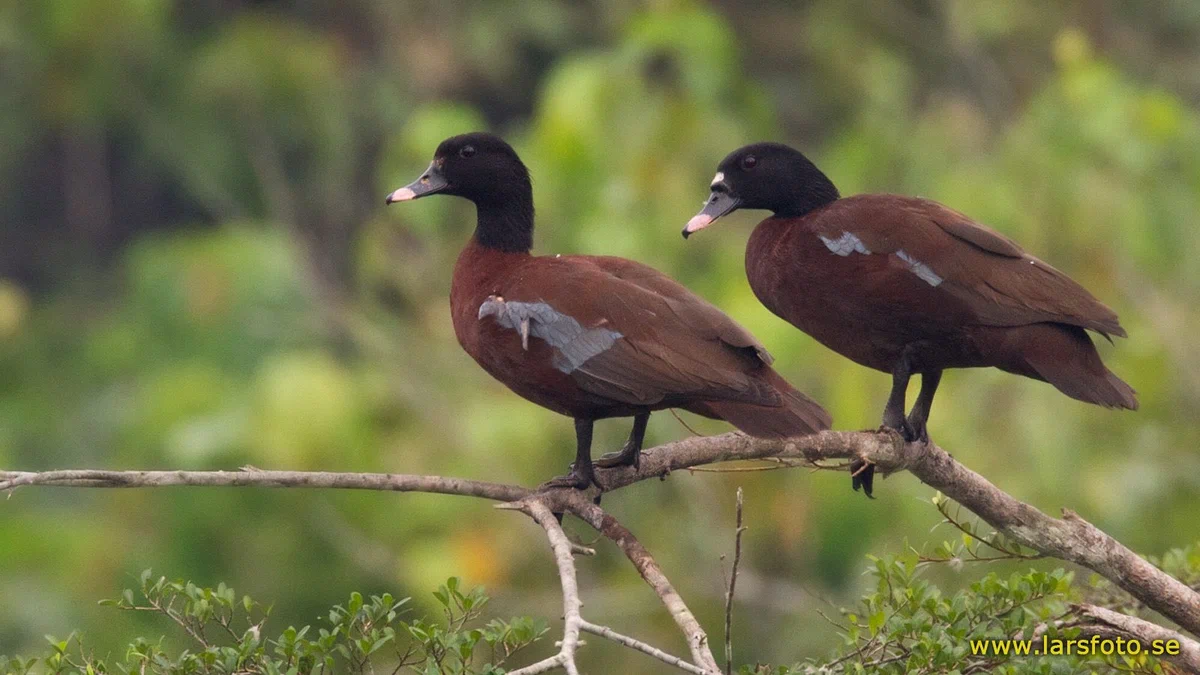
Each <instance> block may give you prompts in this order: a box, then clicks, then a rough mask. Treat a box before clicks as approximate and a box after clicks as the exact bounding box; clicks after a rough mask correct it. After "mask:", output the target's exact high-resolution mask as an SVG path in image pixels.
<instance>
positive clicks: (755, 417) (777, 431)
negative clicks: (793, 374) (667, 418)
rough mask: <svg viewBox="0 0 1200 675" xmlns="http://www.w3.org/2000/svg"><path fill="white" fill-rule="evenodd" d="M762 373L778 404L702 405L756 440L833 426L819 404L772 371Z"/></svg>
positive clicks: (802, 433) (713, 402)
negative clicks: (776, 394)
mask: <svg viewBox="0 0 1200 675" xmlns="http://www.w3.org/2000/svg"><path fill="white" fill-rule="evenodd" d="M764 372H765V373H766V379H767V381H768V382H769V383H770V384H771V386H772V387H773V388H774V389H775V390H776V391H778V392H779V393H780V395H781V396H782V398H783V403H782V405H778V406H765V405H755V404H753V403H733V402H730V401H707V402H705V406H707V408H708V409H709V411H711V412H712V414H713V415H714V416H716V417H719V418H721V419H723V420H725V421H726V422H729V423H730V424H732V425H733V426H735V427H737V428H738V429H741V430H742V431H744V432H746V433H748V434H750V435H751V436H757V437H759V438H788V437H790V436H805V435H808V434H811V433H815V432H817V431H821V430H824V429H828V428H829V427H830V425H831V424H833V418H831V417H830V416H829V413H828V412H826V411H825V409H824V408H822V407H821V405H820V404H819V403H817V402H816V401H814V400H812V399H811V398H809V397H807V396H805V395H804V394H803V393H801V392H800V391H798V390H797V389H796V388H794V387H793V386H792V385H790V384H788V381H787V380H785V379H783V377H781V376H780V375H779V373H776V372H775V371H774V370H773V369H771V368H766V367H764Z"/></svg>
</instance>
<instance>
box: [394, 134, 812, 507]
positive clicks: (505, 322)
mask: <svg viewBox="0 0 1200 675" xmlns="http://www.w3.org/2000/svg"><path fill="white" fill-rule="evenodd" d="M432 194H448V195H455V196H458V197H463V198H465V199H468V200H470V201H472V202H474V204H475V207H476V214H477V221H476V226H475V233H474V235H473V236H472V237H471V240H470V242H468V243H467V246H466V248H464V249H463V251H462V253H461V254H460V255H459V258H458V263H457V264H456V265H455V268H454V279H453V281H452V283H451V287H450V312H451V315H452V319H453V321H454V332H455V335H456V336H457V337H458V341H459V344H461V345H462V347H463V349H464V350H466V352H467V353H468V354H470V355H471V357H472V358H474V359H475V361H476V362H478V363H479V365H480V366H482V367H483V369H484V370H486V371H487V372H488V373H489V374H490V375H492V377H494V378H496V379H497V380H500V381H501V382H502V383H504V384H505V385H506V386H508V388H510V389H512V390H513V391H514V392H516V393H517V394H520V395H521V396H523V397H525V398H526V399H528V400H530V401H533V402H534V403H537V404H538V405H541V406H543V407H545V408H548V409H550V410H553V411H555V412H558V413H561V414H563V415H567V416H569V417H572V418H574V419H575V434H576V441H577V447H576V459H575V463H574V465H573V466H572V469H571V472H570V473H569V474H568V475H566V476H563V477H560V478H556V479H554V480H552V481H549V482H548V483H547V484H546V486H548V487H567V486H570V487H575V488H579V489H586V488H587V487H588V486H589V485H591V484H594V483H596V480H595V474H594V471H593V466H592V459H591V444H592V425H593V422H594V421H595V420H598V419H604V418H610V417H633V419H634V423H633V431H632V433H630V436H629V440H628V441H627V442H626V444H625V447H624V448H623V449H622V450H621V451H620V452H619V453H613V454H610V455H606V456H605V457H602V458H600V459H599V460H597V461H596V464H597V465H599V466H602V467H612V466H621V465H634V466H636V465H637V463H638V459H639V457H640V455H641V449H642V438H643V435H644V433H645V431H646V423H647V421H648V419H649V417H650V413H651V412H652V411H655V410H662V409H665V408H682V409H684V410H690V411H692V412H694V413H697V414H700V415H704V416H706V417H711V418H717V419H724V420H726V421H728V422H730V423H731V424H733V425H734V426H736V427H738V428H739V429H741V430H742V431H745V432H746V433H749V434H751V435H756V436H766V437H789V436H801V435H805V434H809V433H812V432H814V431H818V430H821V429H827V428H829V424H830V419H829V415H828V413H826V412H825V410H824V409H822V408H821V406H820V405H818V404H817V403H816V402H814V401H813V400H812V399H810V398H808V397H807V396H805V395H804V394H802V393H800V392H799V391H797V390H796V389H794V388H793V387H792V386H791V385H789V384H788V383H787V382H786V381H785V380H784V379H783V378H782V377H780V376H779V374H778V373H776V372H775V371H774V370H773V369H772V368H771V366H770V362H771V357H770V355H769V354H768V353H767V351H766V350H765V349H764V348H763V346H762V345H761V344H760V343H759V342H758V341H757V340H756V339H755V338H754V336H752V335H750V333H749V332H747V331H746V330H745V329H744V328H742V327H741V326H739V325H738V324H737V323H735V322H734V321H733V320H732V319H730V318H729V317H727V316H725V315H724V314H722V313H721V311H720V310H718V309H717V308H715V307H713V306H712V305H710V304H708V303H707V302H705V301H704V300H702V299H700V298H699V297H697V296H696V295H694V294H692V293H691V292H690V291H688V290H687V289H686V288H684V287H683V286H681V285H679V284H677V283H675V282H674V281H672V280H671V279H669V278H667V277H666V276H663V275H662V274H660V273H658V272H657V271H655V270H653V269H651V268H649V267H646V266H645V265H641V264H639V263H636V262H633V261H631V260H626V259H624V258H615V257H605V256H581V255H564V256H534V255H531V254H530V249H531V248H532V247H533V189H532V186H531V183H530V180H529V172H528V171H527V170H526V168H525V165H524V164H522V163H521V160H520V158H518V157H517V154H516V152H514V151H513V149H512V147H511V146H509V145H508V143H506V142H504V141H503V140H502V139H500V138H498V137H496V136H493V135H491V134H485V133H472V134H466V135H463V136H455V137H453V138H449V139H447V140H446V141H444V142H443V143H442V144H441V145H440V146H438V149H437V152H436V153H435V154H434V158H433V162H432V163H431V164H430V165H429V168H428V169H427V170H426V171H425V173H424V174H422V175H421V177H420V178H418V179H417V180H416V181H414V182H413V183H411V184H409V185H408V186H406V187H402V188H400V189H399V190H396V191H395V192H393V193H392V194H391V195H389V196H388V198H387V202H388V203H389V204H391V203H393V202H401V201H409V200H412V199H417V198H420V197H425V196H428V195H432ZM597 485H598V484H597Z"/></svg>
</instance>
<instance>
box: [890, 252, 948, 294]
mask: <svg viewBox="0 0 1200 675" xmlns="http://www.w3.org/2000/svg"><path fill="white" fill-rule="evenodd" d="M896 257H897V258H900V259H901V260H903V261H904V264H905V265H908V269H909V271H911V272H912V273H913V274H915V275H917V276H918V277H921V279H923V280H924V281H925V283H927V284H929V285H930V286H939V285H941V283H942V281H944V280H943V279H942V278H941V277H940V276H938V273H937V272H934V271H933V268H931V267H930V266H929V265H926V264H925V263H923V262H921V261H920V260H917V259H916V258H914V257H912V256H911V255H909V254H908V253H907V252H906V251H905V250H904V249H900V250H898V251H896Z"/></svg>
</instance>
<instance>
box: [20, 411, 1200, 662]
mask: <svg viewBox="0 0 1200 675" xmlns="http://www.w3.org/2000/svg"><path fill="white" fill-rule="evenodd" d="M764 457H780V458H798V459H803V460H806V461H807V462H810V463H818V462H821V461H823V460H831V459H847V458H863V459H866V460H868V461H871V462H873V463H875V464H876V465H877V467H878V468H879V469H880V470H881V471H882V472H884V473H891V472H896V471H901V470H907V471H909V472H911V473H913V474H914V475H915V476H917V478H919V479H920V480H921V481H923V482H925V483H926V484H928V485H930V486H932V487H934V488H936V489H938V490H941V491H942V492H943V493H945V494H946V495H947V496H949V497H950V498H951V499H954V500H955V501H957V502H958V503H960V504H962V505H963V506H965V507H966V508H968V509H970V510H971V511H973V512H974V513H975V514H977V515H978V516H980V517H981V518H983V520H985V521H987V522H988V523H989V524H990V525H991V526H992V527H994V528H996V529H997V530H999V531H1001V532H1003V533H1005V534H1006V535H1008V536H1009V537H1011V538H1012V539H1013V540H1015V541H1017V542H1019V543H1021V544H1023V545H1025V546H1028V547H1029V548H1032V549H1034V550H1036V551H1038V552H1040V553H1043V554H1045V555H1048V556H1052V557H1056V558H1059V559H1062V560H1067V561H1070V562H1074V563H1077V564H1080V565H1082V566H1084V567H1087V568H1089V569H1091V570H1093V571H1095V572H1097V573H1099V574H1100V575H1102V576H1104V577H1106V578H1107V579H1109V580H1110V581H1112V582H1113V583H1114V584H1116V585H1117V586H1119V587H1121V588H1123V589H1124V590H1126V591H1127V592H1129V593H1130V594H1131V595H1133V596H1134V597H1136V598H1138V599H1139V600H1141V601H1142V602H1143V603H1144V604H1145V605H1146V606H1147V607H1149V608H1151V609H1153V610H1155V611H1157V612H1159V613H1161V614H1162V615H1163V616H1166V617H1167V618H1169V619H1171V620H1172V621H1174V622H1175V623H1177V624H1179V625H1180V626H1181V627H1183V628H1184V629H1185V630H1187V631H1189V632H1191V633H1192V634H1194V635H1200V594H1198V593H1197V592H1196V591H1195V590H1193V589H1191V588H1189V587H1188V586H1186V585H1185V584H1182V583H1180V582H1179V581H1178V580H1176V579H1173V578H1171V577H1170V576H1169V575H1167V574H1166V573H1165V572H1163V571H1162V570H1160V569H1158V568H1157V567H1155V566H1154V565H1151V564H1150V563H1149V562H1148V561H1146V560H1145V559H1143V558H1142V557H1140V556H1138V555H1137V554H1135V553H1134V552H1133V551H1131V550H1129V549H1128V548H1126V547H1125V546H1123V545H1121V544H1120V543H1119V542H1117V541H1116V540H1115V539H1113V538H1112V537H1110V536H1109V535H1107V534H1105V533H1104V532H1101V531H1100V530H1099V529H1097V528H1096V527H1095V526H1093V525H1092V524H1091V523H1089V522H1087V521H1086V520H1084V519H1083V518H1080V517H1079V516H1078V515H1076V514H1075V513H1074V512H1071V511H1066V510H1065V511H1064V515H1063V517H1062V518H1054V517H1052V516H1049V515H1047V514H1045V513H1042V512H1041V511H1039V510H1038V509H1036V508H1034V507H1033V506H1030V505H1029V504H1025V503H1023V502H1021V501H1019V500H1017V499H1015V498H1013V497H1012V496H1010V495H1008V494H1006V493H1005V492H1003V491H1002V490H1000V489H999V488H997V487H996V486H995V485H993V484H992V483H991V482H989V481H988V480H987V479H985V478H984V477H983V476H981V475H979V474H978V473H975V472H974V471H971V470H970V469H968V468H967V467H965V466H963V465H962V464H959V463H958V462H957V461H955V460H954V459H953V458H952V457H951V456H950V455H949V454H948V453H946V451H945V450H942V449H941V448H939V447H937V446H936V445H930V446H924V445H921V444H917V443H904V442H903V441H902V440H901V439H900V437H899V436H898V435H896V434H894V433H887V432H848V431H823V432H820V433H818V434H813V435H811V436H805V437H800V438H793V439H785V440H768V439H756V438H750V437H748V436H745V435H743V434H739V433H729V434H723V435H720V436H709V437H696V438H687V439H684V440H681V441H677V442H675V443H668V444H666V445H662V446H659V447H657V448H652V449H650V450H647V451H645V452H644V453H643V456H642V459H641V462H640V464H639V466H638V467H637V468H634V467H618V468H613V469H604V470H600V471H599V479H600V482H601V484H603V485H604V486H605V488H606V490H607V491H609V492H611V491H613V490H617V489H620V488H622V487H624V486H626V485H630V484H633V483H636V482H639V481H643V480H647V479H649V478H656V477H661V476H665V475H666V474H668V473H670V472H671V471H676V470H680V469H686V468H689V467H694V466H700V465H703V464H711V463H713V462H721V461H728V460H744V459H760V458H764ZM20 485H60V486H70V487H160V486H167V485H210V486H216V485H262V486H269V487H337V488H352V489H374V490H393V491H419V492H438V493H444V494H459V495H469V496H476V497H484V498H487V499H495V500H500V501H515V500H518V499H521V498H524V497H526V496H528V495H530V494H531V493H530V491H529V490H526V489H524V488H520V487H517V486H512V485H501V484H496V483H486V482H480V481H469V480H463V479H456V478H443V477H438V476H408V475H402V474H336V473H311V474H310V473H302V472H276V471H247V472H220V471H216V472H178V471H159V472H141V471H133V472H120V471H116V472H114V471H52V472H44V473H2V472H0V491H3V490H6V489H11V488H13V487H18V486H20ZM543 501H544V503H546V505H547V506H548V507H549V508H550V509H552V510H553V511H556V512H563V511H570V512H572V513H575V514H576V515H578V516H580V517H581V518H583V519H584V520H588V522H589V523H591V524H592V525H593V526H595V527H597V529H601V531H604V530H603V529H602V527H601V526H602V525H603V524H604V519H603V516H602V515H597V513H596V512H590V511H588V510H586V509H584V508H583V504H584V503H585V502H587V500H586V498H585V496H584V495H583V494H580V493H576V492H574V491H569V490H559V491H554V492H552V493H547V494H546V495H545V498H544V499H543ZM596 511H597V512H598V513H599V514H603V511H600V510H599V509H597V510H596ZM614 522H615V521H614ZM618 525H619V524H618ZM610 529H611V528H610ZM614 536H616V537H617V538H619V533H618V534H615V535H614ZM630 536H632V535H630ZM615 540H616V539H614V541H615ZM632 541H636V539H634V540H632ZM638 546H640V544H639V545H638ZM642 550H643V551H644V549H642ZM626 553H627V555H628V554H629V552H628V551H627V552H626ZM630 559H631V560H633V561H634V562H635V564H637V560H636V559H635V557H634V556H631V558H630ZM647 559H649V558H647ZM650 560H652V559H650ZM656 568H657V566H655V567H654V568H653V569H651V570H650V572H644V575H645V574H647V573H649V574H651V577H654V578H656V577H655V575H654V574H653V571H654V570H655V569H656ZM639 571H642V568H639ZM658 574H661V571H658ZM651 577H648V578H647V580H648V581H650V578H651ZM663 579H664V580H665V577H664V578H663ZM651 585H652V586H655V588H656V590H662V588H663V587H662V586H661V585H656V584H655V582H653V581H651ZM669 587H670V585H669V584H667V586H666V588H669ZM671 593H674V591H673V590H672V591H671ZM660 595H661V594H660ZM667 597H670V595H668V596H667ZM674 597H676V598H677V597H678V596H677V595H675V596H674ZM672 612H673V615H675V614H674V610H672ZM675 616H676V619H677V621H682V620H683V618H684V617H685V616H690V614H687V615H684V614H679V615H675ZM692 621H694V619H692ZM682 627H683V625H682V624H681V628H682ZM695 628H696V630H698V629H699V627H698V625H697V626H696V627H695ZM687 630H690V628H689V629H685V632H686V631H687ZM689 635H700V636H702V635H703V631H699V632H698V633H697V632H692V633H689ZM691 646H692V647H693V649H694V650H695V649H696V648H698V647H702V650H701V651H700V654H704V653H708V654H709V657H710V658H711V652H709V650H708V646H707V638H704V644H703V645H691ZM693 655H694V656H695V655H696V653H695V652H694V653H693ZM707 664H708V662H707V661H705V660H702V659H701V660H700V665H702V666H707Z"/></svg>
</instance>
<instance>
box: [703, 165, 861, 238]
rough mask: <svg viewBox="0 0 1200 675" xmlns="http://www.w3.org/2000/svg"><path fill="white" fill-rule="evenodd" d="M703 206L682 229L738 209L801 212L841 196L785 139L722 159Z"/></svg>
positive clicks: (786, 214) (705, 223)
mask: <svg viewBox="0 0 1200 675" xmlns="http://www.w3.org/2000/svg"><path fill="white" fill-rule="evenodd" d="M711 189H712V193H711V194H710V195H709V198H708V201H707V202H705V204H704V209H702V210H701V211H700V213H698V214H697V215H696V216H695V217H694V218H692V219H691V220H690V221H688V224H687V227H685V228H684V229H683V236H684V238H687V236H688V235H690V234H691V233H693V232H696V231H698V230H702V229H704V228H706V227H708V226H709V225H711V224H712V223H713V222H715V221H716V220H717V219H718V218H720V217H721V216H723V215H726V214H728V213H733V212H734V211H736V210H738V209H766V210H767V211H773V212H774V213H775V215H777V216H784V217H793V216H802V215H804V214H806V213H808V212H809V211H812V210H813V209H816V208H818V207H821V206H824V205H825V204H828V203H829V202H832V201H834V200H836V199H837V198H838V196H839V195H838V190H837V188H836V187H834V185H833V182H831V181H830V180H829V178H828V177H827V176H826V175H825V174H823V173H821V170H820V169H818V168H817V167H816V165H814V164H813V163H812V162H811V161H809V159H808V158H807V157H805V156H804V155H803V154H802V153H801V152H800V151H799V150H795V149H793V148H790V147H788V146H786V145H784V144H782V143H755V144H753V145H747V146H745V147H742V148H738V149H737V150H734V151H733V152H732V153H730V154H729V156H727V157H726V158H725V159H723V160H721V164H720V165H719V166H718V167H717V175H716V176H715V177H714V178H713V181H712V186H711Z"/></svg>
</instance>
